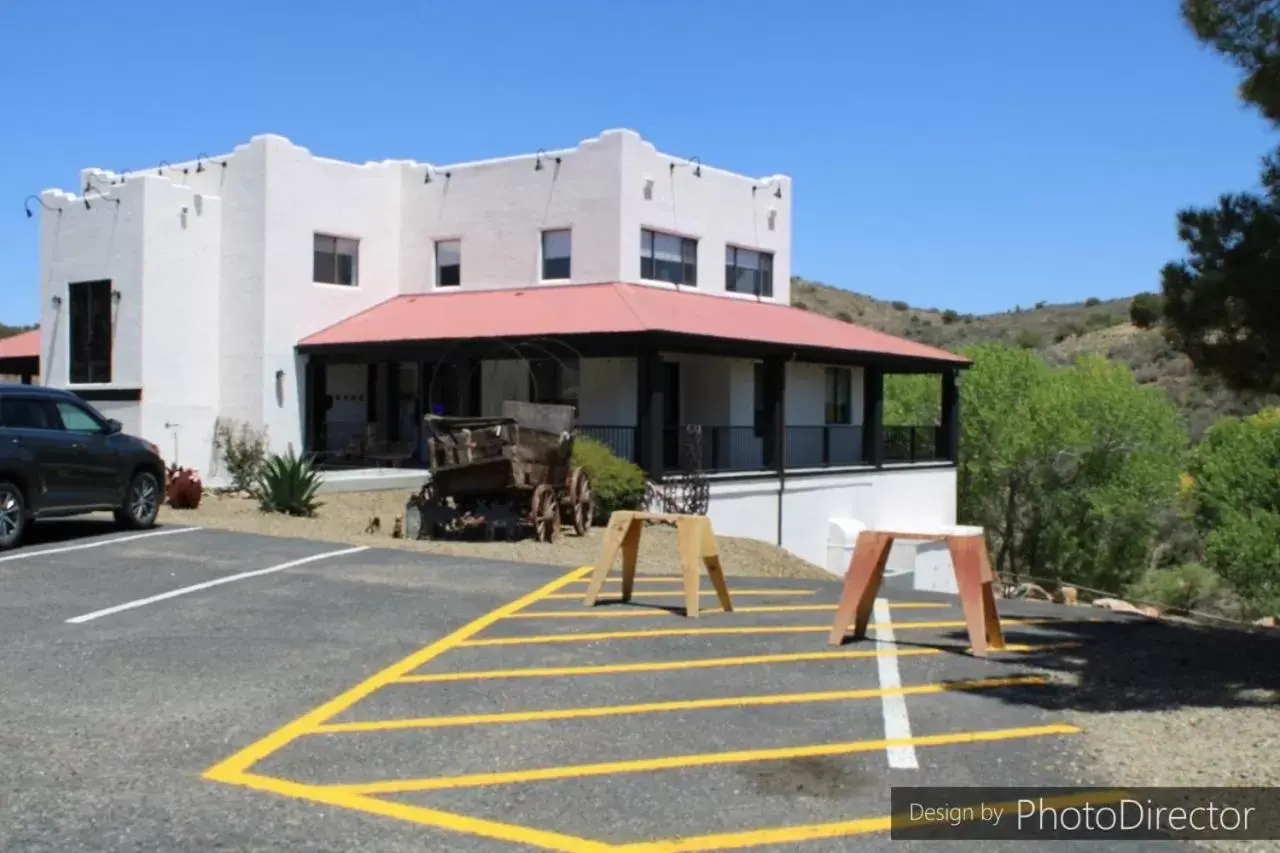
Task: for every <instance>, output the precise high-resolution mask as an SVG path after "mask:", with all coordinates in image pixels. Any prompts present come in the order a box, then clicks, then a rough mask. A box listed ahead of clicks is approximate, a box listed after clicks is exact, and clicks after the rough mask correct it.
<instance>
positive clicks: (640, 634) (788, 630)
mask: <svg viewBox="0 0 1280 853" xmlns="http://www.w3.org/2000/svg"><path fill="white" fill-rule="evenodd" d="M1055 621H1058V620H1054V619H1001V620H1000V624H1001V625H1040V624H1044V623H1047V622H1055ZM877 627H879V626H878V625H877V624H876V623H874V622H873V623H871V624H870V625H868V626H867V629H868V630H875V629H876V628H877ZM963 627H965V623H964V622H963V621H958V620H956V621H947V622H894V623H893V629H894V630H895V631H901V630H905V629H911V628H915V629H925V628H963ZM830 630H831V626H830V625H766V626H762V627H756V628H651V629H647V630H638V631H591V632H581V633H572V634H529V635H525V636H519V637H489V638H486V639H481V640H468V641H466V642H464V643H459V645H461V646H467V647H480V646H521V645H524V644H526V643H530V644H532V643H584V642H590V641H592V640H632V639H644V638H647V637H712V636H729V635H734V634H746V635H751V634H760V635H766V634H815V633H822V634H825V633H827V632H829V631H830Z"/></svg>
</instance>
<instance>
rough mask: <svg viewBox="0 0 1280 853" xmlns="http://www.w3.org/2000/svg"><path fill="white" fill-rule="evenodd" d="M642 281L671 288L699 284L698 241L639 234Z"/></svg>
mask: <svg viewBox="0 0 1280 853" xmlns="http://www.w3.org/2000/svg"><path fill="white" fill-rule="evenodd" d="M640 277H641V278H647V279H649V280H650V281H669V282H671V283H672V284H687V285H689V286H691V287H696V286H697V284H698V241H697V240H694V239H692V238H689V237H679V236H677V235H675V234H664V233H662V232H661V231H650V230H649V229H648V228H645V229H642V230H641V231H640Z"/></svg>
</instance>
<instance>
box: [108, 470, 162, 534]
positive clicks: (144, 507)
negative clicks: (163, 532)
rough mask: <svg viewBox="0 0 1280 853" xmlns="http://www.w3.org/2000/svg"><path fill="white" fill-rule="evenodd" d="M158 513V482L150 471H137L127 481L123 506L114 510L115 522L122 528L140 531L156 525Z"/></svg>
mask: <svg viewBox="0 0 1280 853" xmlns="http://www.w3.org/2000/svg"><path fill="white" fill-rule="evenodd" d="M159 512H160V481H159V480H157V479H156V475H155V474H152V473H151V472H150V471H139V472H138V473H136V474H134V475H133V479H132V480H130V481H129V488H128V489H126V490H125V493H124V504H123V505H122V506H121V507H120V508H119V509H117V510H116V522H117V523H118V524H120V525H121V526H122V527H129V528H132V529H134V530H141V529H143V528H146V527H152V526H154V525H155V523H156V515H158V514H159Z"/></svg>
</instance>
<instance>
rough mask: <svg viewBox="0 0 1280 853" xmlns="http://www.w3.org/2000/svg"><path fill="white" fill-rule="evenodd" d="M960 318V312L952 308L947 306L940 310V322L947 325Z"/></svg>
mask: <svg viewBox="0 0 1280 853" xmlns="http://www.w3.org/2000/svg"><path fill="white" fill-rule="evenodd" d="M959 319H960V314H959V312H957V311H956V310H955V309H953V308H948V309H947V310H946V311H943V312H942V322H943V323H944V324H946V325H948V326H950V325H951V324H952V323H954V322H955V321H956V320H959Z"/></svg>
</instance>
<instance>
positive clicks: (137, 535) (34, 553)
mask: <svg viewBox="0 0 1280 853" xmlns="http://www.w3.org/2000/svg"><path fill="white" fill-rule="evenodd" d="M200 529H202V528H199V527H178V528H175V529H173V530H170V529H169V528H165V529H164V530H153V531H151V532H150V533H134V534H132V535H131V536H116V537H113V538H111V539H99V540H97V541H96V542H82V543H80V544H79V545H67V546H65V547H63V548H43V549H41V550H39V551H22V552H21V553H18V554H9V555H8V556H5V557H0V563H7V562H9V561H10V560H25V559H27V558H28V557H43V556H44V555H45V554H65V553H67V552H68V551H83V550H84V549H86V548H100V547H102V546H103V545H115V544H117V543H120V542H136V541H137V540H139V539H150V538H151V537H152V536H172V535H174V534H175V533H190V532H192V531H193V530H200Z"/></svg>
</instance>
